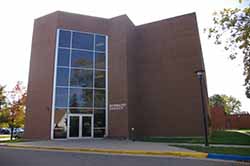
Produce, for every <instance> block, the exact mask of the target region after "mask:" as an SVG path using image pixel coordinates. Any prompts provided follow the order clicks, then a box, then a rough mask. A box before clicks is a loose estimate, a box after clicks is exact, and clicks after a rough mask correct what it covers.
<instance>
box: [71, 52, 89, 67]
mask: <svg viewBox="0 0 250 166" xmlns="http://www.w3.org/2000/svg"><path fill="white" fill-rule="evenodd" d="M71 66H72V67H81V68H92V67H93V52H90V51H78V50H73V51H72V56H71Z"/></svg>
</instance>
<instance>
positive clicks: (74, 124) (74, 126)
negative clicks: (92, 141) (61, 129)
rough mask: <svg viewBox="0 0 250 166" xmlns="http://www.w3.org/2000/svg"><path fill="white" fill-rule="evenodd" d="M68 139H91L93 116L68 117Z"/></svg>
mask: <svg viewBox="0 0 250 166" xmlns="http://www.w3.org/2000/svg"><path fill="white" fill-rule="evenodd" d="M68 120H69V122H68V123H69V125H68V138H92V137H93V115H89V114H79V115H78V114H77V115H69V118H68Z"/></svg>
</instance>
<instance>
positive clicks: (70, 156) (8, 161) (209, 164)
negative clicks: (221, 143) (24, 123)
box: [0, 147, 247, 166]
mask: <svg viewBox="0 0 250 166" xmlns="http://www.w3.org/2000/svg"><path fill="white" fill-rule="evenodd" d="M0 165H1V166H34V165H35V166H57V165H60V166H69V165H72V166H97V165H98V166H99V165H102V166H105V165H107V166H128V165H129V166H158V165H159V166H163V165H166V166H179V165H185V166H201V165H202V166H240V165H247V164H245V163H239V162H230V161H219V160H208V159H193V158H180V157H150V156H136V155H133V156H128V155H110V154H109V155H107V154H87V153H72V152H54V151H38V150H20V149H8V148H4V147H0Z"/></svg>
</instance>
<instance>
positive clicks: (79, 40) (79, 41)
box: [72, 32, 94, 50]
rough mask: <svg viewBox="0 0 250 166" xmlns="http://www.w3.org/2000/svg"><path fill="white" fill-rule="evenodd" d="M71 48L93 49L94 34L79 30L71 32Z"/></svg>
mask: <svg viewBox="0 0 250 166" xmlns="http://www.w3.org/2000/svg"><path fill="white" fill-rule="evenodd" d="M72 40H73V42H72V48H78V49H87V50H93V48H94V44H93V43H94V35H93V34H87V33H80V32H73V39H72Z"/></svg>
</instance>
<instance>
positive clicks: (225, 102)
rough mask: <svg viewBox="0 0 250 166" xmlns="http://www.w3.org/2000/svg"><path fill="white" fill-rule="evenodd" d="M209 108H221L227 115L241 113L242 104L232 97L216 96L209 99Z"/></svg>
mask: <svg viewBox="0 0 250 166" xmlns="http://www.w3.org/2000/svg"><path fill="white" fill-rule="evenodd" d="M209 106H210V108H211V107H214V106H221V107H223V108H224V111H225V113H226V114H234V113H241V111H240V108H241V102H240V101H239V100H237V99H236V98H234V97H232V96H227V95H218V94H215V95H213V96H211V97H209Z"/></svg>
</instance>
